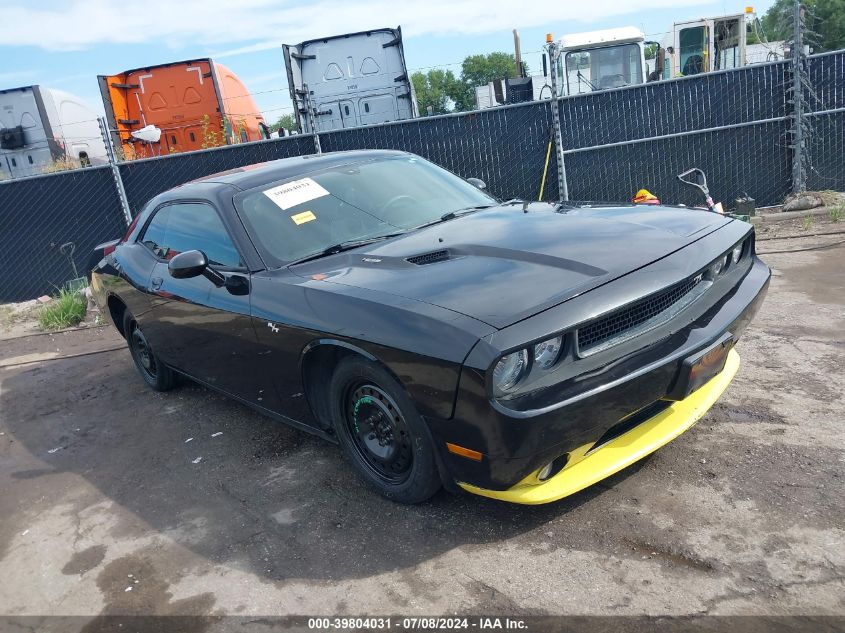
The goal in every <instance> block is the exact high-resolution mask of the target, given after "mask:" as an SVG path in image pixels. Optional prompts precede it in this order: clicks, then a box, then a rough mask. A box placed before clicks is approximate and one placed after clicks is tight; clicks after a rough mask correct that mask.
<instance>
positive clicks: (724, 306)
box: [426, 257, 771, 503]
mask: <svg viewBox="0 0 845 633" xmlns="http://www.w3.org/2000/svg"><path fill="white" fill-rule="evenodd" d="M740 273H741V274H740ZM770 275H771V273H770V271H769V269H768V268H767V267H766V265H765V264H764V263H763V262H762V261H760V260H759V259H757V258H756V257H755V258H754V260H753V261H752V262H751V265H750V266H749V267H748V268H747V270H745V271H744V272H743V271H737V277H736V278H735V279H734V280H733V281H731V282H730V284H731V287H730V288H729V289H728V290H727V291H725V292H724V294H721V295H719V298H717V299H716V300H715V301H714V302H712V303H709V304H701V305H699V306H698V307H695V306H694V309H691V310H688V311H687V313H686V315H685V318H684V319H683V320H682V322H680V323H677V322H676V323H673V324H671V325H670V326H668V330H667V331H664V332H657V331H656V332H655V333H654V335H653V339H652V341H653V342H650V343H648V345H647V346H645V347H641V348H640V349H638V350H634V351H631V352H630V353H626V354H623V355H621V356H617V357H615V358H610V359H596V363H597V366H595V367H593V368H590V369H589V370H588V371H586V372H582V373H576V374H575V376H574V377H573V378H572V379H570V380H568V381H566V382H562V383H560V385H559V388H558V387H555V388H556V389H558V391H557V392H556V393H554V394H552V395H551V396H549V397H545V396H543V398H544V399H541V400H539V404H540V405H544V406H543V407H539V406H538V407H535V408H534V411H532V412H530V413H529V414H520V412H508V411H505V410H503V408H502V407H497V406H496V403H494V402H492V401H491V399H490V396H489V394H488V392H487V390H486V388H485V382H484V374H483V372H481V371H478V370H474V369H472V368H469V369H467V368H465V369H464V371H463V372H462V375H461V382H460V386H459V390H458V394H457V398H456V404H455V414H454V416H453V417H452V418H451V419H436V418H426V419H427V420H428V422H429V428H430V429H431V431H432V435H433V438H434V440H435V445H436V446H438V447H439V448H440V453H439V457H440V464H441V469H442V472H443V477H444V480H445V481H446V483H447V484H452V483H457V484H458V485H459V486H460V487H461V488H463V489H464V490H468V491H471V492H477V493H478V494H483V495H485V496H490V497H496V498H502V499H507V498H509V497H515V496H516V497H522V496H523V494H522V493H527V491H525V490H523V491H522V493H519V494H516V493H514V492H513V491H514V489H520V488H521V487H524V486H526V485H529V484H531V485H534V487H536V485H537V484H540V482H539V480H538V479H537V473H538V472H539V471H540V470H541V469H542V468H543V467H544V466H545V465H547V464H549V463H550V462H553V461H554V460H558V461H556V462H555V467H556V468H557V467H558V466H559V464H560V463H562V462H564V461H565V462H566V464H567V467H566V469H565V470H564V471H561V473H559V475H561V474H562V473H563V472H566V471H568V474H567V475H566V476H565V477H563V478H562V479H558V478H556V477H557V476H555V477H553V478H554V479H555V485H554V486H548V485H547V484H548V481H547V482H545V483H544V484H543V491H542V492H536V491H535V492H533V493H531V494H529V495H528V496H527V497H526V498H529V499H533V498H535V497H536V498H541V499H545V500H546V501H551V500H554V499H560V498H562V497H563V496H566V495H567V494H571V493H572V492H574V491H576V490H580V489H581V488H583V487H584V486H588V485H590V484H591V483H594V482H595V481H598V480H599V479H601V478H602V477H604V476H607V475H609V474H611V473H612V472H615V471H616V470H619V469H621V468H624V467H625V466H627V465H628V464H631V463H633V462H635V461H637V460H638V459H640V458H641V457H642V456H644V455H646V454H648V453H650V452H651V451H653V450H655V449H656V448H658V447H659V446H661V445H662V444H665V443H666V442H668V441H670V440H671V439H672V438H674V437H676V436H677V435H679V434H680V433H682V432H683V431H684V430H685V429H686V428H689V426H691V425H692V424H693V423H694V421H695V419H697V417H696V415H692V414H690V413H689V411H688V408H687V407H688V406H689V403H690V398H694V399H695V402H696V406H695V408H696V411H699V410H701V413H703V412H704V411H706V409H707V408H708V407H710V406H711V405H712V402H709V403H706V406H705V404H702V403H699V402H698V400H699V399H701V398H703V395H702V394H703V393H704V392H702V393H699V392H701V389H699V390H698V391H696V392H695V393H694V394H692V395H691V396H688V397H687V398H686V399H684V400H683V401H680V402H675V401H672V402H670V401H668V398H669V397H670V394H672V392H673V391H674V390H675V388H676V386H677V381H678V379H679V376H680V375H681V371H682V365H683V362H684V359H686V358H689V357H691V356H693V355H695V354H697V353H699V352H701V351H702V350H706V349H707V348H708V347H709V346H711V345H713V344H714V343H715V342H717V341H719V340H720V339H721V338H722V337H724V336H725V334H726V333H730V334H731V335H732V337H733V339H734V340H739V339H740V338H741V336H742V334H743V333H744V331H745V329H746V327H747V326H748V324H749V323H750V321H751V320H752V319H753V317H754V315H755V314H756V313H757V311H758V309H759V307H760V305H761V304H762V303H763V300H764V298H765V295H766V290H767V289H768V284H769V279H770ZM649 336H651V335H649ZM609 355H610V354H609ZM597 356H598V355H597ZM731 358H734V355H732V356H731ZM588 360H592V359H588ZM726 368H728V369H729V368H730V365H726ZM724 371H726V370H723V374H720V376H721V377H722V378H723V379H724V380H726V383H725V385H724V386H726V385H727V382H729V381H730V378H731V377H732V375H733V373H732V372H730V371H727V373H724ZM714 380H715V379H714ZM714 384H720V383H718V382H716V383H714ZM702 389H703V387H702ZM723 390H724V387H723V388H722V389H720V390H716V389H714V388H713V387H712V385H710V386H708V390H707V392H706V393H708V394H710V395H712V397H713V399H714V400H715V398H717V397H718V395H719V393H721V391H723ZM717 391H718V393H717ZM549 402H552V403H553V405H552V406H545V405H547V404H548V403H549ZM702 402H703V401H702ZM679 411H687V414H686V415H684V414H683V413H679ZM669 416H671V421H665V420H668V417H669ZM699 417H700V416H699ZM656 420H660V421H662V422H661V423H660V430H657V431H655V433H657V434H663V435H662V436H661V437H662V438H663V439H662V441H661V439H660V437H657V436H655V435H653V434H651V433H648V436H647V438H645V439H643V440H641V441H638V442H637V447H638V448H636V449H634V448H633V447H632V445H630V444H629V442H630V441H631V440H632V439H633V438H635V437H639V436H640V435H639V434H645V433H647V429H648V428H650V427H649V425H652V424H656ZM638 426H642V428H638ZM667 426H671V427H672V428H673V429H674V431H673V432H670V431H668V430H667ZM623 433H624V435H625V437H626V439H625V440H621V439H620V438H621V436H622V434H623ZM644 437H645V436H644ZM609 439H612V442H613V446H614V448H613V449H612V450H607V451H606V450H605V449H607V447H608V446H610V445H611V444H610V443H609V442H608V440H609ZM447 443H450V444H454V445H457V446H459V447H466V448H469V449H472V450H474V451H477V453H478V454H480V455H481V458H480V459H477V460H470V459H466V458H463V457H460V456H458V455H455V454H452V453H450V452H449V451H448V450H447V448H446V444H447ZM599 446H601V447H602V448H601V450H599V448H598V447H599ZM623 447H624V448H625V449H626V450H629V451H630V453H631V456H630V458H628V459H624V458H621V457H620V452H619V451H620V450H621V449H622V448H623ZM600 452H601V453H602V455H603V456H602V457H601V458H599V457H598V455H599V453H600ZM585 456H587V457H590V461H588V462H586V463H584V464H583V465H580V466H578V468H577V470H571V469H575V467H576V465H577V463H578V462H579V461H580V460H581V458H582V457H585ZM599 462H601V463H599ZM587 471H589V472H590V473H593V474H592V475H588V474H585V473H587ZM554 472H556V470H555V471H554ZM601 473H605V474H601ZM584 482H586V483H584ZM552 489H554V492H549V491H551V490H552ZM500 493H501V494H500ZM502 494H503V495H504V496H501V495H502ZM513 500H514V501H517V499H513ZM523 502H526V501H523ZM531 502H532V503H542V502H544V501H541V500H537V501H531Z"/></svg>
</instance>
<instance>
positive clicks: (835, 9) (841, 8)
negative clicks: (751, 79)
mask: <svg viewBox="0 0 845 633" xmlns="http://www.w3.org/2000/svg"><path fill="white" fill-rule="evenodd" d="M802 4H803V5H804V7H806V24H807V29H808V30H809V31H813V32H815V35H813V34H808V35H807V37H806V38H805V41H807V42H808V43H809V44H810V46H811V47H812V48H813V51H814V52H816V53H823V52H825V51H835V50H839V49H841V48H845V0H804V2H803V3H802ZM794 6H795V2H794V0H777V1H776V2H775V3H774V4H773V5H772V6H771V7H770V8H769V10H768V11H766V14H765V15H764V16H763V18H762V20H761V23H762V25H763V32H764V33H765V36H766V38H767V39H768V40H769V41H776V40H789V39H791V38H792V15H793V10H794V9H793V8H794Z"/></svg>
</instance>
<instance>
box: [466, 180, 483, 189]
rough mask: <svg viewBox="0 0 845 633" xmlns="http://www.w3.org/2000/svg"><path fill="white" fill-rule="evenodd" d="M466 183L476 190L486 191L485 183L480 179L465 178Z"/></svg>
mask: <svg viewBox="0 0 845 633" xmlns="http://www.w3.org/2000/svg"><path fill="white" fill-rule="evenodd" d="M467 182H468V183H469V184H471V185H472V186H473V187H477V188H478V189H487V183H486V182H484V181H483V180H481V178H467Z"/></svg>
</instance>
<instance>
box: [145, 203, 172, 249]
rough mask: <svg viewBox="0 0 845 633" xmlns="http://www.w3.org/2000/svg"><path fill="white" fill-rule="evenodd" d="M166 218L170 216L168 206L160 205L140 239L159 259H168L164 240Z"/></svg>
mask: <svg viewBox="0 0 845 633" xmlns="http://www.w3.org/2000/svg"><path fill="white" fill-rule="evenodd" d="M168 218H170V207H162V208H161V209H159V210H158V211H156V213H155V215H154V216H153V219H152V220H150V223H149V224H148V225H147V228H146V229H145V230H144V235H143V236H142V237H141V240H140V241H141V243H142V244H143V245H144V246H146V247H147V248H148V249H150V250H151V251H152V252H153V255H155V256H156V257H158V258H159V259H169V257H167V246H166V245H165V241H164V235H165V232H166V231H167V220H168Z"/></svg>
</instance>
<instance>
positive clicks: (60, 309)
mask: <svg viewBox="0 0 845 633" xmlns="http://www.w3.org/2000/svg"><path fill="white" fill-rule="evenodd" d="M87 307H88V302H87V301H86V300H85V297H84V295H82V294H80V293H78V292H70V291H68V290H65V289H64V288H62V289H61V290H59V294H57V295H55V296H54V297H53V300H52V301H51V302H50V303H48V304H47V305H46V306H44V307H43V308H41V312H39V313H38V325H40V326H41V329H42V330H61V329H64V328H68V327H73V326H74V325H78V324H79V323H80V322H81V321H82V319H84V318H85V310H86V308H87Z"/></svg>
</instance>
